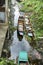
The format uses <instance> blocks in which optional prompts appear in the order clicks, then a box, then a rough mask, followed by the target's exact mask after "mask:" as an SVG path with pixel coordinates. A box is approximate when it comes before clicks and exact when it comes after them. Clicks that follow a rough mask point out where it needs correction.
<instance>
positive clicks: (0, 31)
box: [0, 26, 8, 57]
mask: <svg viewBox="0 0 43 65" xmlns="http://www.w3.org/2000/svg"><path fill="white" fill-rule="evenodd" d="M7 29H8V26H0V57H1V54H2V49H3V45H4V41H5V37H6V32H7Z"/></svg>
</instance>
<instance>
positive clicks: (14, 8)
mask: <svg viewBox="0 0 43 65" xmlns="http://www.w3.org/2000/svg"><path fill="white" fill-rule="evenodd" d="M11 2H12V13H13V17H14V18H13V23H14V27H15V26H17V23H18V18H19V15H20V12H19V6H18V4H17V2H16V0H11Z"/></svg>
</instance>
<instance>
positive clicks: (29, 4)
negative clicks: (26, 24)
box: [20, 0, 43, 37]
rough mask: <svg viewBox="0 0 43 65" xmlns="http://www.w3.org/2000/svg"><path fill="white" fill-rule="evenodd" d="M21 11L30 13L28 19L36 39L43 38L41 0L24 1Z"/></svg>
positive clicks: (42, 5) (42, 2)
mask: <svg viewBox="0 0 43 65" xmlns="http://www.w3.org/2000/svg"><path fill="white" fill-rule="evenodd" d="M20 4H21V5H22V8H21V11H24V12H28V13H31V14H30V15H29V18H30V20H31V22H32V24H33V28H34V29H35V33H36V37H39V36H43V0H24V1H22V2H21V3H20Z"/></svg>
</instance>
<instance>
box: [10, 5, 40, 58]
mask: <svg viewBox="0 0 43 65" xmlns="http://www.w3.org/2000/svg"><path fill="white" fill-rule="evenodd" d="M14 9H15V11H14V15H15V16H14V27H16V26H17V23H18V18H19V15H20V12H19V7H18V5H17V4H16V5H15V7H14ZM12 38H13V40H12V42H11V45H10V51H11V57H10V58H9V59H16V58H17V57H18V55H19V52H21V51H26V52H27V53H28V54H29V53H31V54H32V55H33V57H34V58H35V57H36V56H35V55H36V53H37V54H38V52H37V51H36V50H35V49H34V50H33V48H32V47H31V46H30V44H29V42H28V41H27V40H26V39H25V37H23V39H22V41H19V40H18V37H17V30H16V31H15V32H14V33H13V36H12ZM38 58H40V55H39V57H38Z"/></svg>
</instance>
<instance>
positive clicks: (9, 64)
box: [0, 58, 16, 65]
mask: <svg viewBox="0 0 43 65" xmlns="http://www.w3.org/2000/svg"><path fill="white" fill-rule="evenodd" d="M0 65H16V64H14V60H8V59H6V58H0Z"/></svg>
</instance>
